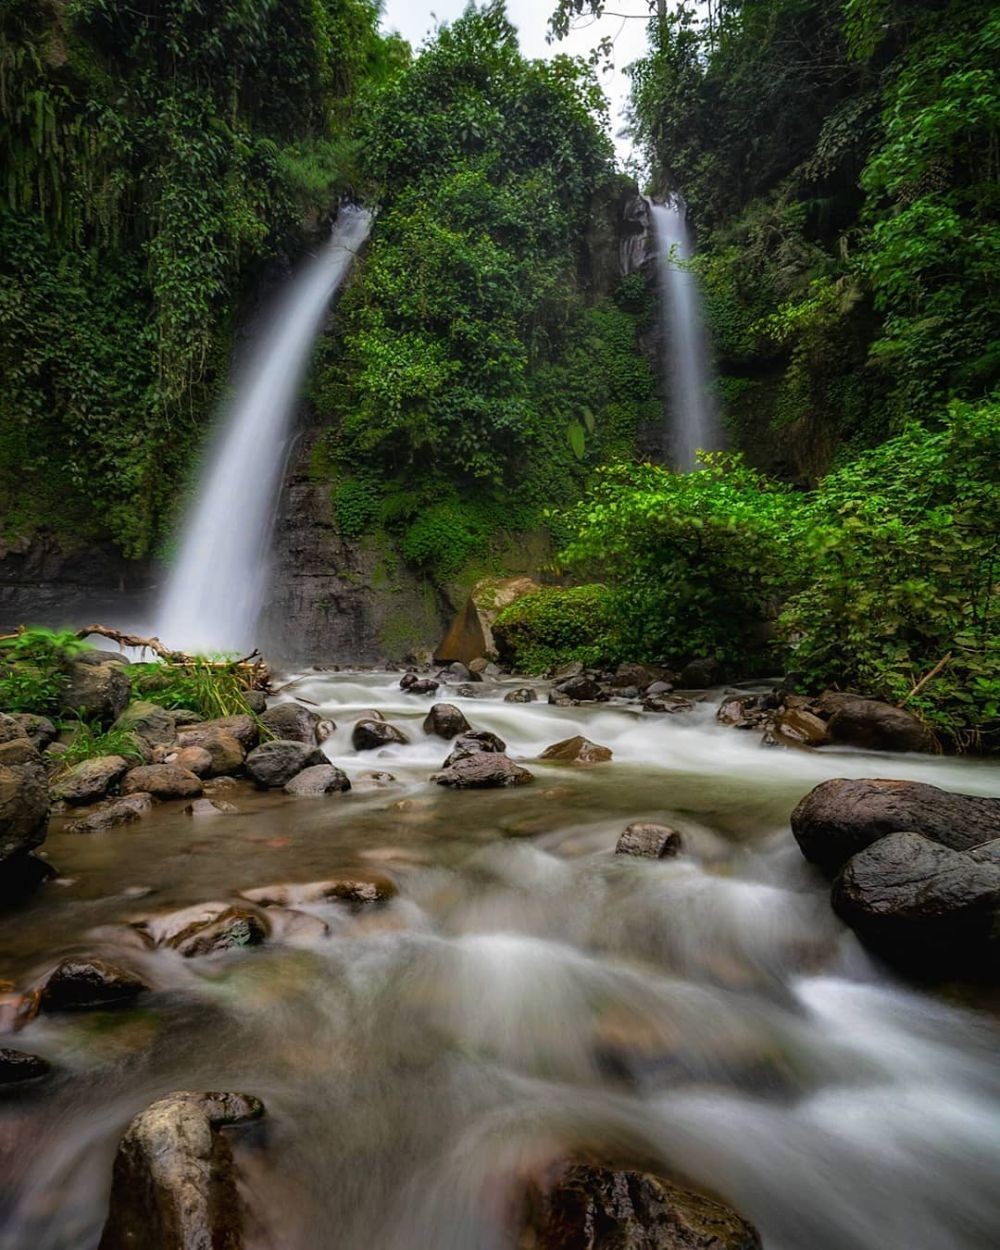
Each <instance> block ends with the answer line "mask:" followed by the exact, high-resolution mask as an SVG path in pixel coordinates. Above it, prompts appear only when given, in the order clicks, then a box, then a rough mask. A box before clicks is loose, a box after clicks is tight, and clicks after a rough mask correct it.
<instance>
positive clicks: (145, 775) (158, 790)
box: [122, 764, 201, 799]
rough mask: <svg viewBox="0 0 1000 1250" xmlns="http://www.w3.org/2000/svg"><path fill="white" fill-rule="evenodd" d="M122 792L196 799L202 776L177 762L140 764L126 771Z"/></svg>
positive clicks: (168, 797) (164, 797)
mask: <svg viewBox="0 0 1000 1250" xmlns="http://www.w3.org/2000/svg"><path fill="white" fill-rule="evenodd" d="M122 794H151V795H152V796H153V798H154V799H196V798H198V797H199V795H200V794H201V778H200V777H196V776H195V775H194V773H192V772H188V770H187V769H186V768H178V767H177V765H176V764H140V765H139V767H138V768H133V769H132V770H131V771H130V772H128V773H126V775H125V780H124V781H123V782H122Z"/></svg>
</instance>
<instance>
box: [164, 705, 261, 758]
mask: <svg viewBox="0 0 1000 1250" xmlns="http://www.w3.org/2000/svg"><path fill="white" fill-rule="evenodd" d="M206 729H219V730H221V731H222V732H223V733H227V734H230V735H231V736H232V737H234V738H235V739H236V741H237V742H238V743H239V744H240V746H241V747H242V748H243V750H244V751H252V750H253V748H254V747H255V746H256V745H257V743H258V742H260V727H259V726H258V724H257V722H256V721H255V720H254V718H253V717H252V716H249V715H246V714H240V715H237V716H220V717H217V718H216V719H215V720H203V721H200V722H199V723H198V724H196V725H191V726H190V727H188V726H184V727H183V728H180V729H179V732H180V734H181V737H182V743H183V745H185V746H187V745H189V744H190V743H191V742H193V743H195V744H196V745H198V746H200V745H201V740H200V739H198V738H189V737H188V735H189V734H191V733H201V732H202V731H204V730H206Z"/></svg>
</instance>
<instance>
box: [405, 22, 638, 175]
mask: <svg viewBox="0 0 1000 1250" xmlns="http://www.w3.org/2000/svg"><path fill="white" fill-rule="evenodd" d="M465 6H466V0H385V8H384V13H383V17H382V26H383V29H385V30H387V31H390V30H398V31H399V33H400V34H401V35H402V36H403V38H404V39H407V40H409V42H410V44H411V45H412V46H413V47H414V48H419V46H420V44H421V43H422V42H423V41H424V38H425V37H426V36H427V35H428V34H430V33H432V32H433V30H434V28H435V26H436V25H437V24H439V23H445V22H450V21H454V19H455V18H456V17H460V16H461V14H462V12H463V11H464V9H465ZM610 7H613V8H615V9H620V10H621V12H623V13H625V12H631V13H642V11H643V9H644V7H645V6H644V5H643V4H642V3H640V2H639V0H622V2H621V3H619V4H614V5H612V6H610ZM553 8H555V3H554V0H507V15H508V16H509V18H510V19H511V21H512V22H513V23H514V25H515V26H516V27H517V29H518V31H519V32H520V37H521V50H522V52H524V54H525V55H526V56H529V57H550V56H554V55H556V54H558V53H566V54H568V55H570V56H584V57H585V56H587V54H588V53H589V52H590V50H591V48H593V47H594V45H595V44H596V43H597V42H598V40H600V39H602V38H603V37H604V36H605V35H609V36H610V37H611V38H612V39H614V40H615V68H614V70H613V71H611V72H609V73H607V74H604V75H602V78H601V86H602V87H603V88H604V92H605V94H606V95H607V96H608V99H609V100H610V102H611V121H612V131H613V133H614V132H617V131H618V130H620V129H621V126H622V110H623V108H624V105H625V101H626V100H627V98H628V88H629V80H628V77H627V76H626V74H625V73H624V72H623V71H624V68H625V66H626V65H628V64H630V63H631V62H632V61H634V60H635V59H636V58H637V57H639V56H641V55H642V54H643V52H644V51H645V48H646V23H645V21H642V20H636V19H635V18H623V17H620V16H619V17H612V16H605V17H603V18H601V19H600V21H595V20H594V19H593V18H590V17H587V18H577V19H576V21H575V22H574V29H573V30H572V31H571V32H570V34H569V35H568V36H567V37H566V38H565V39H563V40H562V41H561V42H559V43H553V44H549V43H546V42H545V35H546V31H547V29H548V21H549V16H550V14H551V12H552V10H553ZM615 147H616V149H617V152H618V155H619V159H621V160H624V159H625V158H626V157H627V156H628V155H629V152H630V145H629V144H628V142H627V141H626V140H624V139H621V138H618V137H615Z"/></svg>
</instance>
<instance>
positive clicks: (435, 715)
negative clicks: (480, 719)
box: [424, 703, 472, 739]
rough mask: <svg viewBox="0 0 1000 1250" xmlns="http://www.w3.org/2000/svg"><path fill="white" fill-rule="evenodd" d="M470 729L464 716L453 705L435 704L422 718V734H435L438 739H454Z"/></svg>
mask: <svg viewBox="0 0 1000 1250" xmlns="http://www.w3.org/2000/svg"><path fill="white" fill-rule="evenodd" d="M471 728H472V726H471V725H470V724H469V722H468V721H467V720H466V719H465V714H464V713H463V712H462V711H461V710H460V709H459V708H457V707H456V706H455V705H454V703H435V704H434V706H433V707H432V708H431V710H430V711H429V712H428V713H427V715H426V716H425V717H424V733H425V734H437V736H438V737H439V738H446V739H448V738H455V737H457V736H458V735H459V734H462V733H467V732H468V731H469V730H470V729H471Z"/></svg>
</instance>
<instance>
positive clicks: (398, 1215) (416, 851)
mask: <svg viewBox="0 0 1000 1250" xmlns="http://www.w3.org/2000/svg"><path fill="white" fill-rule="evenodd" d="M397 681H398V675H396V676H392V675H386V674H326V673H316V674H309V675H307V676H306V677H305V678H303V679H301V680H299V681H298V683H297V684H296V686H295V687H294V693H296V694H299V695H301V696H302V697H304V698H306V699H308V700H310V701H312V702H313V703H314V704H316V705H318V706H319V707H320V708H321V709H322V711H323V712H324V713H325V714H327V715H329V716H330V717H331V718H332V719H333V720H334V721H336V722H337V725H338V728H337V730H336V732H335V733H334V734H333V736H332V737H331V738H330V739H329V740H328V741H327V742H326V744H325V750H326V752H327V754H328V755H329V756H330V757H331V758H332V759H333V761H334V762H335V763H337V764H338V765H339V766H340V767H342V768H343V769H344V770H345V771H346V772H347V773H348V775H349V776H351V778H352V780H354V781H355V783H356V784H355V788H354V790H353V791H352V792H351V793H350V794H347V795H334V796H329V797H326V798H323V799H298V800H292V799H289V798H286V797H284V796H281V797H279V796H276V795H273V794H264V793H259V792H256V791H254V790H253V789H251V788H250V787H249V785H248V784H247V783H240V785H239V786H238V787H237V788H236V789H234V790H232V791H229V792H227V793H226V794H225V795H224V796H222V797H225V798H226V799H227V800H229V801H231V802H232V803H234V804H235V805H236V807H237V808H238V809H239V811H238V813H237V814H233V815H227V816H216V817H201V818H198V817H192V816H189V815H186V814H185V813H184V812H183V810H182V808H183V804H178V805H174V806H170V805H162V806H160V807H158V808H157V809H156V810H155V811H154V812H153V813H152V814H151V815H150V816H147V817H146V818H144V819H143V820H142V821H140V822H138V823H136V824H133V825H130V826H124V827H121V828H118V829H115V830H112V831H110V832H109V833H106V834H101V835H91V836H80V835H70V834H67V833H65V832H63V831H62V829H61V826H60V822H58V821H57V822H55V823H54V825H53V829H52V832H51V833H50V836H49V839H48V841H47V843H46V848H45V849H46V851H47V853H48V854H49V856H50V858H51V860H52V862H53V863H54V864H57V865H58V867H59V869H60V871H61V873H62V874H63V876H62V879H61V880H60V881H58V882H54V883H50V884H49V885H47V886H46V887H44V888H43V889H42V890H41V891H40V892H39V893H38V894H36V895H35V896H34V897H33V898H31V899H29V900H28V901H26V902H25V903H24V904H23V905H21V906H20V907H19V908H17V909H16V910H14V911H11V912H8V913H6V914H4V915H3V916H2V917H0V953H2V956H0V977H6V978H9V979H12V980H15V981H17V982H18V983H19V984H25V983H31V982H32V981H33V980H35V979H37V978H39V977H41V976H42V975H43V974H44V973H45V971H46V970H47V968H49V967H51V966H52V965H53V964H54V963H55V962H56V960H57V959H58V958H60V957H61V956H63V955H65V954H67V953H71V952H74V951H77V952H81V953H82V952H90V953H100V954H104V955H111V956H112V957H114V956H116V955H123V957H125V958H127V959H129V960H131V961H132V962H133V964H134V965H135V966H136V967H137V968H139V969H140V970H141V971H142V972H143V974H144V975H145V976H146V977H147V979H148V980H149V981H150V982H151V984H152V985H153V986H154V992H153V993H151V994H148V995H146V996H144V998H143V999H141V1000H140V1004H139V1005H138V1006H137V1007H136V1008H134V1009H130V1010H121V1011H116V1012H102V1013H87V1014H78V1015H63V1016H42V1017H39V1018H38V1019H37V1020H35V1021H34V1022H32V1023H31V1024H30V1025H28V1026H27V1027H26V1028H25V1029H24V1030H23V1031H22V1032H21V1033H19V1034H18V1035H17V1036H16V1038H13V1039H11V1038H7V1039H5V1040H6V1042H7V1044H13V1045H16V1046H18V1047H21V1048H23V1049H25V1050H29V1051H32V1052H35V1053H38V1054H40V1055H43V1056H44V1057H45V1058H47V1059H48V1060H50V1061H51V1062H52V1063H53V1065H54V1067H55V1075H54V1076H53V1077H52V1078H51V1079H50V1080H48V1081H47V1082H45V1083H43V1084H40V1085H39V1086H37V1087H36V1088H35V1089H33V1090H32V1091H31V1092H30V1093H27V1092H26V1093H24V1094H21V1095H18V1096H17V1097H12V1096H9V1095H8V1096H7V1097H6V1098H5V1099H4V1100H3V1101H2V1102H0V1176H2V1179H0V1202H2V1203H3V1215H2V1217H0V1247H2V1248H3V1250H26V1247H31V1250H66V1248H68V1247H73V1248H74V1250H88V1248H90V1247H95V1246H96V1245H97V1242H98V1240H99V1237H100V1230H101V1226H102V1223H103V1219H104V1215H105V1211H106V1203H107V1195H108V1190H109V1186H110V1177H111V1164H112V1159H113V1156H114V1150H115V1146H116V1143H117V1141H118V1139H119V1137H120V1136H121V1133H122V1131H123V1129H124V1127H125V1126H126V1124H127V1123H128V1121H129V1120H130V1119H131V1117H132V1116H133V1115H135V1114H136V1113H137V1112H138V1111H139V1110H141V1109H142V1108H143V1107H145V1106H146V1105H147V1104H148V1103H150V1102H151V1101H153V1100H154V1099H155V1098H157V1097H158V1096H160V1095H162V1094H164V1093H167V1092H169V1091H170V1090H173V1089H191V1088H203V1089H231V1090H244V1091H247V1092H249V1093H253V1094H256V1095H257V1096H259V1097H260V1098H261V1099H263V1101H264V1103H265V1105H266V1107H267V1113H268V1114H267V1116H266V1118H265V1120H264V1121H263V1122H262V1123H261V1126H260V1127H259V1128H257V1129H254V1130H252V1131H250V1132H247V1133H243V1134H242V1135H240V1136H239V1137H238V1138H237V1142H238V1145H237V1159H238V1163H239V1167H240V1170H241V1174H242V1176H243V1187H244V1196H245V1198H246V1201H247V1204H248V1207H249V1212H250V1237H249V1244H250V1247H251V1250H265V1247H270V1250H279V1248H280V1250H323V1248H325V1247H337V1250H362V1248H364V1250H429V1248H431V1247H433V1248H434V1250H494V1248H495V1250H502V1248H504V1247H510V1246H512V1245H513V1240H512V1235H511V1194H512V1193H513V1192H514V1190H515V1188H516V1184H517V1179H518V1178H519V1177H521V1176H523V1175H525V1174H526V1173H527V1172H529V1171H530V1170H531V1169H532V1168H533V1167H536V1166H538V1164H539V1163H540V1162H542V1161H544V1160H546V1159H549V1158H553V1157H558V1156H560V1155H562V1154H566V1153H571V1152H573V1151H574V1150H576V1151H579V1150H585V1149H590V1150H594V1151H599V1152H604V1153H607V1154H608V1155H613V1156H614V1157H615V1158H620V1159H633V1158H634V1159H636V1160H650V1161H655V1162H656V1163H657V1164H658V1166H660V1167H662V1168H666V1169H670V1170H671V1171H673V1172H675V1173H677V1174H678V1175H680V1176H682V1177H684V1178H687V1179H688V1180H689V1181H691V1182H693V1183H694V1184H697V1185H701V1186H705V1187H708V1188H709V1189H710V1190H712V1191H713V1192H715V1193H717V1194H718V1195H719V1196H721V1197H722V1198H723V1199H725V1200H726V1201H728V1202H730V1203H731V1204H732V1205H733V1206H735V1207H736V1208H737V1209H738V1210H739V1211H740V1212H741V1213H742V1214H743V1215H745V1216H746V1217H747V1218H749V1219H751V1220H752V1221H754V1222H755V1223H756V1224H757V1226H758V1228H759V1229H760V1231H761V1234H762V1237H763V1241H764V1246H765V1247H766V1250H987V1248H992V1247H995V1246H996V1244H997V1235H998V1229H1000V1184H998V1180H1000V1177H998V1170H997V1160H998V1157H1000V1072H998V1069H997V1065H996V1062H995V1048H996V1042H997V1028H996V1013H995V1010H992V1009H991V1008H992V1007H994V1006H995V1004H990V1003H989V1001H988V1000H986V999H984V998H983V997H982V996H972V995H971V994H970V993H969V992H968V991H966V992H964V994H962V993H960V992H955V991H953V992H952V993H950V994H948V995H944V994H941V993H934V994H932V993H930V992H927V991H923V990H919V989H915V988H912V987H908V986H907V985H905V984H904V983H902V982H901V981H899V980H898V979H896V978H894V977H893V976H892V975H891V974H890V973H889V972H888V971H886V970H885V969H884V968H882V967H880V966H879V965H878V964H877V963H876V962H875V961H874V960H872V959H871V958H869V957H868V956H867V955H866V953H865V952H864V950H863V949H862V947H861V946H860V945H859V943H858V942H857V941H856V939H855V938H854V937H853V935H852V934H851V933H850V932H849V931H848V930H846V929H845V928H844V927H843V926H842V925H841V924H840V923H839V922H838V921H837V920H836V918H835V917H834V916H833V914H832V912H831V910H830V907H829V904H828V898H827V895H828V889H827V887H826V885H825V883H824V882H823V881H822V880H821V879H820V878H819V877H818V876H817V875H815V874H814V872H813V870H812V869H810V868H809V867H808V866H807V865H806V864H805V863H804V862H803V861H802V859H801V857H800V855H799V853H798V850H797V848H796V846H795V844H794V841H793V839H792V837H791V834H790V832H789V829H788V816H789V813H790V812H791V810H792V808H793V806H794V805H795V803H796V802H797V801H798V799H800V798H801V797H802V796H803V795H804V794H805V793H807V792H808V791H809V790H810V789H811V788H812V787H813V786H814V785H816V784H818V783H819V782H820V781H822V780H824V779H826V778H829V777H835V776H892V777H900V778H914V779H920V780H924V781H928V782H931V783H933V784H936V785H940V786H943V787H946V788H950V789H956V790H963V791H966V792H968V793H978V794H998V793H1000V770H998V769H996V768H994V767H990V766H987V765H985V764H983V763H981V762H974V761H961V760H955V759H938V758H929V757H898V756H897V757H889V756H875V755H866V754H861V753H856V752H827V751H824V752H822V753H811V754H810V753H806V752H800V751H786V750H781V749H770V750H768V749H765V748H762V747H760V746H758V745H757V738H756V735H755V736H753V737H748V736H744V735H743V734H742V733H741V732H739V731H736V730H733V729H729V728H724V727H721V726H718V725H716V724H715V722H714V719H713V713H714V707H715V702H714V701H712V700H709V701H707V702H706V703H705V704H704V705H702V706H700V707H699V708H698V709H697V710H696V711H695V712H693V713H690V714H686V715H675V716H669V715H666V716H656V715H649V714H644V713H638V712H636V711H635V710H634V709H633V708H628V707H617V706H610V705H604V706H600V707H598V708H596V709H594V708H582V707H581V708H555V707H550V706H549V705H547V704H546V703H544V702H538V703H534V704H526V705H521V704H507V703H504V702H502V701H501V696H502V694H503V692H504V689H505V687H500V688H499V689H498V691H497V692H496V693H495V694H493V695H492V696H487V697H483V698H478V699H456V698H454V696H452V695H451V694H449V693H448V692H447V691H446V689H445V688H444V687H442V689H441V691H440V697H442V698H448V699H449V700H451V701H453V702H456V703H458V704H459V705H460V706H461V707H462V708H463V710H464V711H465V713H466V715H467V716H468V718H469V720H470V721H471V722H472V724H473V726H474V728H476V729H487V730H491V731H493V732H495V733H498V734H499V735H500V736H501V737H503V738H504V739H505V740H506V742H507V743H508V751H509V754H511V755H512V756H513V757H515V758H520V759H523V761H524V762H526V763H527V765H528V767H530V768H531V770H532V771H533V772H534V773H535V777H536V779H535V782H534V784H533V785H531V786H524V787H520V788H517V789H514V790H505V791H483V792H454V791H449V790H445V789H442V788H440V787H437V786H434V785H431V784H429V783H428V780H427V779H428V775H429V774H430V772H432V771H433V770H434V769H436V768H437V767H439V766H440V764H441V761H442V760H443V758H444V756H445V755H446V754H447V751H448V746H447V744H446V743H444V742H442V741H441V740H440V739H436V738H430V737H426V736H425V735H423V734H422V732H421V729H420V721H421V719H422V717H423V715H424V714H425V713H426V710H427V706H428V702H427V700H425V699H418V698H415V697H412V696H408V695H404V694H403V693H402V692H401V691H400V690H399V689H398V686H397ZM543 697H544V695H543ZM369 707H376V708H379V709H380V710H381V711H382V712H383V713H384V714H385V715H386V716H387V718H388V719H390V720H392V721H394V722H395V723H397V724H399V725H400V726H401V727H403V728H404V729H406V730H407V732H408V733H410V734H411V736H412V738H413V743H412V744H411V745H409V746H399V747H392V748H387V749H385V751H384V752H380V753H371V752H366V753H364V754H361V755H359V754H358V753H356V752H355V751H354V750H353V749H352V747H351V745H350V734H351V726H352V723H353V720H354V719H355V717H356V713H357V712H358V711H359V710H360V709H362V708H369ZM578 732H579V733H583V734H585V735H586V736H587V737H588V738H590V739H592V740H593V741H595V742H598V743H602V744H604V745H606V746H609V747H611V748H612V749H613V751H614V759H613V761H612V762H611V763H606V764H600V765H597V766H594V767H591V768H578V767H572V766H565V765H556V764H542V763H539V762H537V761H536V760H534V757H535V756H537V754H538V753H539V751H540V750H541V749H542V748H543V747H545V746H547V745H549V744H550V743H552V742H555V741H557V740H559V739H561V738H565V737H568V736H570V735H572V734H574V733H578ZM373 769H379V770H388V771H389V772H391V773H392V774H393V775H394V777H395V781H394V782H392V783H390V784H386V785H381V786H376V785H373V784H369V785H367V786H366V785H365V783H364V782H363V781H360V779H361V775H362V774H363V773H365V772H367V771H370V770H373ZM639 819H648V820H659V821H665V822H667V823H669V824H672V825H673V826H675V827H676V828H678V829H679V830H680V831H681V833H682V835H683V838H684V847H685V850H684V854H683V855H681V856H680V857H679V858H677V859H673V860H664V861H650V860H640V859H632V858H630V857H624V856H618V857H616V856H614V855H613V854H612V852H613V849H614V846H615V842H616V839H617V837H618V834H619V833H620V832H621V830H622V828H623V827H624V825H625V824H627V823H628V822H630V821H633V820H639ZM372 873H375V874H382V875H384V876H388V877H390V878H391V879H392V881H393V882H394V883H395V884H396V886H397V887H398V891H399V892H398V895H397V896H396V897H395V898H394V899H393V900H392V901H391V902H390V903H388V904H387V905H385V906H384V907H380V908H378V909H375V910H371V909H369V910H364V911H360V912H356V911H352V910H350V909H349V908H348V907H346V906H345V905H344V904H339V903H325V904H306V905H304V906H303V908H302V910H304V911H307V912H312V913H314V914H315V915H316V916H319V917H321V918H322V919H323V920H324V921H325V922H326V923H327V924H328V925H329V928H330V933H329V936H326V937H316V936H315V935H314V934H312V933H311V932H309V931H306V932H304V933H302V934H300V935H299V936H297V937H296V936H294V935H292V936H290V937H289V939H288V940H287V941H275V942H271V943H268V944H266V945H264V946H262V947H258V948H255V949H251V950H247V951H244V952H239V953H236V954H228V955H224V956H220V957H209V958H202V959H193V960H184V959H182V958H180V957H179V956H178V955H177V954H176V953H175V952H171V951H163V950H161V951H155V952H149V951H144V950H139V949H133V946H134V944H131V945H130V944H127V938H126V937H124V936H122V935H123V934H127V932H128V930H127V929H124V928H119V927H116V926H121V924H122V922H123V921H129V920H134V919H137V918H139V917H141V916H143V915H147V914H149V913H150V912H156V911H162V910H168V909H172V908H175V907H181V906H185V905H188V904H192V903H197V902H202V901H205V900H209V899H218V898H228V897H230V896H232V895H233V893H234V892H235V891H238V890H243V889H248V888H251V887H257V886H266V885H270V884H273V883H276V882H289V881H291V882H308V881H314V880H321V879H324V878H327V877H330V876H336V875H341V874H348V875H352V874H353V875H359V874H372ZM147 891H148V893H146V892H147ZM122 943H126V945H125V947H124V952H123V949H122V945H121V944H122Z"/></svg>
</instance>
